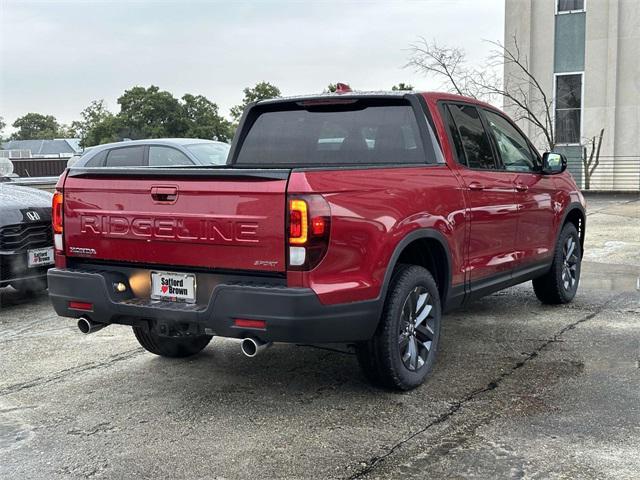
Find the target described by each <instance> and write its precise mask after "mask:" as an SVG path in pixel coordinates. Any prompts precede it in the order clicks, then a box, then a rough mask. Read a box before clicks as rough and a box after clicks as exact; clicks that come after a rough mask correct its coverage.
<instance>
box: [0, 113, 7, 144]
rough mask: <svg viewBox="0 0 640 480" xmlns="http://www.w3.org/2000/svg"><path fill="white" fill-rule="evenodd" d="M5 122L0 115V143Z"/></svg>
mask: <svg viewBox="0 0 640 480" xmlns="http://www.w3.org/2000/svg"><path fill="white" fill-rule="evenodd" d="M6 126H7V124H6V123H5V121H4V118H2V117H0V143H2V141H3V140H2V131H3V130H4V127H6Z"/></svg>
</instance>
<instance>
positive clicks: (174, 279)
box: [151, 272, 196, 303]
mask: <svg viewBox="0 0 640 480" xmlns="http://www.w3.org/2000/svg"><path fill="white" fill-rule="evenodd" d="M151 298H153V299H154V300H166V301H170V302H187V303H195V301H196V276H195V275H193V274H189V273H175V272H151Z"/></svg>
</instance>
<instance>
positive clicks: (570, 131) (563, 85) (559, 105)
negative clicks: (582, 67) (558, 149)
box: [555, 73, 582, 143]
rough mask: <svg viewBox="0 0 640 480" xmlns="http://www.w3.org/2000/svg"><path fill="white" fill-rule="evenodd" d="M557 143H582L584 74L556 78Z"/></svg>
mask: <svg viewBox="0 0 640 480" xmlns="http://www.w3.org/2000/svg"><path fill="white" fill-rule="evenodd" d="M555 106H556V111H555V114H556V143H580V127H581V126H580V117H581V115H582V74H581V73H572V74H568V75H557V76H556V91H555Z"/></svg>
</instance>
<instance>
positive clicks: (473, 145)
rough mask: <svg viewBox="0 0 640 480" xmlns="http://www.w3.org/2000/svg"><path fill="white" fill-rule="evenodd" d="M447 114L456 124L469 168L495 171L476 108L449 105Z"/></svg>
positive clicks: (487, 137)
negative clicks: (449, 114) (448, 113)
mask: <svg viewBox="0 0 640 480" xmlns="http://www.w3.org/2000/svg"><path fill="white" fill-rule="evenodd" d="M448 107H449V112H450V113H451V117H453V121H454V122H455V124H456V128H457V130H458V134H459V135H460V140H461V142H462V149H463V151H464V156H465V161H464V162H463V163H464V164H465V165H467V167H469V168H482V169H495V168H496V162H495V159H494V158H493V152H492V150H491V143H490V142H489V136H488V135H487V132H485V130H484V127H483V125H482V120H481V119H480V114H479V113H478V110H477V109H476V107H473V106H471V105H454V104H450V105H449V106H448Z"/></svg>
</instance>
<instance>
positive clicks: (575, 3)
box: [557, 0, 584, 13]
mask: <svg viewBox="0 0 640 480" xmlns="http://www.w3.org/2000/svg"><path fill="white" fill-rule="evenodd" d="M557 1H558V3H557V6H558V13H571V12H584V0H557Z"/></svg>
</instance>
